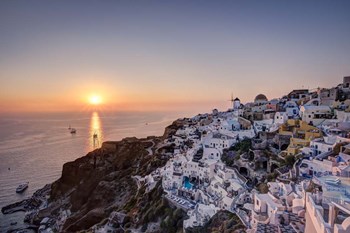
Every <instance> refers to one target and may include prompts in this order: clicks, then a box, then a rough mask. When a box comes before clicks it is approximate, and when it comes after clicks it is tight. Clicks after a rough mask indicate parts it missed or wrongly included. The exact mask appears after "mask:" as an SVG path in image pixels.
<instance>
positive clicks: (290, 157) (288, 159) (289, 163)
mask: <svg viewBox="0 0 350 233" xmlns="http://www.w3.org/2000/svg"><path fill="white" fill-rule="evenodd" d="M284 160H285V164H286V165H287V166H290V167H292V166H293V165H294V163H295V157H294V155H287V156H286V157H285V158H284Z"/></svg>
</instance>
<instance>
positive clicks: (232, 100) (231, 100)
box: [228, 93, 235, 108]
mask: <svg viewBox="0 0 350 233" xmlns="http://www.w3.org/2000/svg"><path fill="white" fill-rule="evenodd" d="M228 101H230V102H231V106H232V108H233V102H234V101H235V100H234V99H233V93H231V99H230V100H228Z"/></svg>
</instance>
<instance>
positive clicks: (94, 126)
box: [89, 112, 103, 149]
mask: <svg viewBox="0 0 350 233" xmlns="http://www.w3.org/2000/svg"><path fill="white" fill-rule="evenodd" d="M89 136H90V137H89V140H90V143H89V145H90V148H91V149H96V148H99V147H101V145H102V141H103V129H102V123H101V119H100V116H99V115H98V112H93V113H92V115H91V120H90V132H89Z"/></svg>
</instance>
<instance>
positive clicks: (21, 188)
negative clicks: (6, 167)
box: [16, 182, 29, 193]
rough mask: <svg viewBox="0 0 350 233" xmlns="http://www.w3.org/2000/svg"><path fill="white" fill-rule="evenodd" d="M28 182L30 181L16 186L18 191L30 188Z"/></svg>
mask: <svg viewBox="0 0 350 233" xmlns="http://www.w3.org/2000/svg"><path fill="white" fill-rule="evenodd" d="M28 184H29V182H26V183H23V184H20V185H18V187H17V188H16V193H21V192H23V191H24V190H26V189H27V188H28Z"/></svg>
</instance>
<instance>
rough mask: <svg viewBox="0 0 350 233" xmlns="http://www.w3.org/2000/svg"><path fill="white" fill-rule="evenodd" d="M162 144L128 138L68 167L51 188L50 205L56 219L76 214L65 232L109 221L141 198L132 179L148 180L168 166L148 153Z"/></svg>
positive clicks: (45, 211)
mask: <svg viewBox="0 0 350 233" xmlns="http://www.w3.org/2000/svg"><path fill="white" fill-rule="evenodd" d="M159 141H160V140H159V139H158V138H152V139H136V138H126V139H123V140H122V141H120V142H105V143H103V145H102V148H101V149H98V150H95V151H92V152H90V153H88V154H87V155H86V156H84V157H82V158H79V159H77V160H75V161H74V162H68V163H66V164H64V166H63V171H62V176H61V178H60V179H59V180H57V181H56V182H54V183H53V184H52V186H51V195H50V205H49V209H50V210H52V211H51V213H50V214H52V215H55V213H54V212H55V210H57V208H62V207H63V208H64V207H66V208H69V209H70V211H71V212H72V214H71V215H70V216H69V218H68V219H67V220H66V221H65V223H64V225H63V228H62V229H63V231H66V232H75V231H79V230H86V229H89V228H90V227H92V226H93V225H95V224H97V223H99V222H100V221H101V220H103V219H105V218H108V216H109V214H110V213H111V212H112V211H123V210H124V206H125V205H126V204H127V203H128V201H129V200H130V199H132V198H133V197H134V196H135V195H136V194H137V189H138V188H137V185H136V182H135V180H133V179H132V176H137V175H138V176H145V175H147V174H149V173H150V172H152V171H154V170H155V169H156V168H157V167H159V166H162V165H164V164H165V162H166V160H164V158H163V159H161V156H160V155H157V154H154V155H151V154H150V153H149V151H147V150H146V149H147V148H148V146H150V145H154V146H155V145H156V144H158V142H159ZM151 149H152V148H151ZM57 203H60V204H57ZM47 212H48V211H47V209H46V210H43V211H41V212H39V214H38V216H39V219H41V217H44V216H46V215H47ZM49 212H50V211H49Z"/></svg>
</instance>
